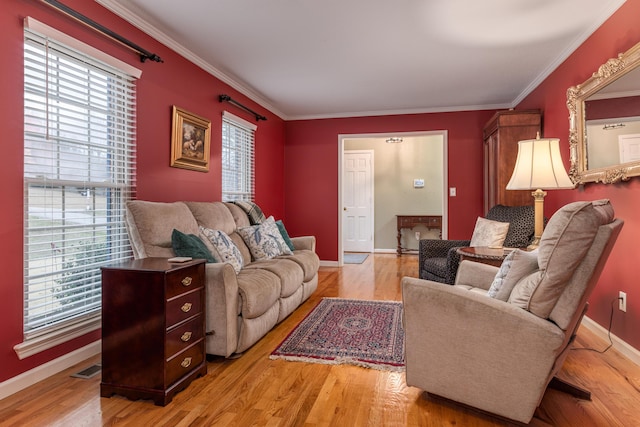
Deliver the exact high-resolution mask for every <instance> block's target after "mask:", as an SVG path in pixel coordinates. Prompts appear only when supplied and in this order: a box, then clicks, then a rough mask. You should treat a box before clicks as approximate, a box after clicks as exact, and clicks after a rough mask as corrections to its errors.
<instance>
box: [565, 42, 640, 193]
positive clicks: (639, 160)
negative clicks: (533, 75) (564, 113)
mask: <svg viewBox="0 0 640 427" xmlns="http://www.w3.org/2000/svg"><path fill="white" fill-rule="evenodd" d="M567 108H568V109H569V149H570V157H571V169H570V170H569V176H570V177H571V179H572V180H573V181H574V182H575V183H576V184H584V183H587V182H602V183H605V184H612V183H615V182H618V181H627V180H628V179H630V178H631V177H634V176H640V43H638V44H636V45H635V46H634V47H632V48H631V49H629V50H628V51H626V52H625V53H621V54H620V55H618V57H617V58H611V59H609V60H608V61H607V62H606V63H604V64H603V65H601V66H600V68H598V71H596V72H595V73H593V76H592V77H590V78H589V79H588V80H587V81H585V82H584V83H582V84H579V85H577V86H573V87H570V88H569V89H568V90H567Z"/></svg>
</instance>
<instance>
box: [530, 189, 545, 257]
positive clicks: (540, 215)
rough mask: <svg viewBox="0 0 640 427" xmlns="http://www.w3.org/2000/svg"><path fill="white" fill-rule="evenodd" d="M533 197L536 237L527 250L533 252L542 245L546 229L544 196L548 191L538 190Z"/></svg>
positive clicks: (533, 193)
mask: <svg viewBox="0 0 640 427" xmlns="http://www.w3.org/2000/svg"><path fill="white" fill-rule="evenodd" d="M531 195H532V196H533V199H534V203H533V206H534V212H535V213H534V221H535V225H534V233H533V235H534V237H533V241H532V242H531V244H530V245H529V246H528V247H527V249H529V250H532V249H535V248H537V247H538V245H540V237H542V231H543V229H544V196H546V195H547V192H546V191H542V190H541V189H539V188H538V189H537V190H536V191H534V192H532V193H531Z"/></svg>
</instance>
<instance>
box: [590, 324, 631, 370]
mask: <svg viewBox="0 0 640 427" xmlns="http://www.w3.org/2000/svg"><path fill="white" fill-rule="evenodd" d="M582 325H583V326H584V327H586V328H587V329H589V330H590V331H591V332H593V333H594V334H595V335H596V336H597V337H598V338H601V339H602V340H603V341H604V342H606V343H609V338H608V333H607V329H606V328H603V327H602V326H601V325H599V324H598V323H596V322H595V321H594V320H592V319H590V318H589V317H587V316H584V317H583V318H582ZM611 342H613V348H615V349H616V350H617V351H618V352H619V353H620V354H622V355H623V356H625V357H626V358H627V359H629V360H631V361H632V362H633V363H635V364H636V365H638V366H640V350H638V349H636V348H634V347H632V346H631V345H630V344H628V343H626V342H624V341H622V340H621V339H620V338H618V337H617V336H615V335H614V334H611Z"/></svg>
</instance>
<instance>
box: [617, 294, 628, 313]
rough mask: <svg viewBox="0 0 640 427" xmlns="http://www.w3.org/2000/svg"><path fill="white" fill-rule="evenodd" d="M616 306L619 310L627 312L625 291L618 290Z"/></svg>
mask: <svg viewBox="0 0 640 427" xmlns="http://www.w3.org/2000/svg"><path fill="white" fill-rule="evenodd" d="M618 308H619V309H620V311H624V312H625V313H626V312H627V293H626V292H622V291H620V294H619V295H618Z"/></svg>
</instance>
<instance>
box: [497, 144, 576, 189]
mask: <svg viewBox="0 0 640 427" xmlns="http://www.w3.org/2000/svg"><path fill="white" fill-rule="evenodd" d="M574 187H575V184H574V183H573V181H571V178H569V175H567V171H566V170H565V169H564V165H563V164H562V157H561V156H560V140H559V139H558V138H543V139H527V140H525V141H520V142H518V157H517V159H516V167H515V168H514V170H513V175H511V179H510V180H509V183H508V184H507V190H536V189H544V190H552V189H554V188H574Z"/></svg>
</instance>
